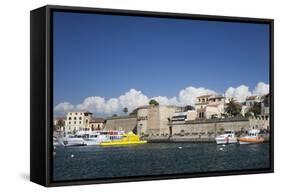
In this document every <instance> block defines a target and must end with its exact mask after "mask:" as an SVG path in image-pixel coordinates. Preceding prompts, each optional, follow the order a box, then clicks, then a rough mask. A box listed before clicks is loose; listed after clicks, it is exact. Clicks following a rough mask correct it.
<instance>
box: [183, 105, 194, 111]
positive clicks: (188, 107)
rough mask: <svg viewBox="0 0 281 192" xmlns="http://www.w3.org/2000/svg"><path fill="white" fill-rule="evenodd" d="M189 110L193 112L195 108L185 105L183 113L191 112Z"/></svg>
mask: <svg viewBox="0 0 281 192" xmlns="http://www.w3.org/2000/svg"><path fill="white" fill-rule="evenodd" d="M191 110H195V108H194V107H193V106H191V105H186V106H185V107H184V111H191Z"/></svg>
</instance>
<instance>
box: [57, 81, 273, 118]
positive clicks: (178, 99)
mask: <svg viewBox="0 0 281 192" xmlns="http://www.w3.org/2000/svg"><path fill="white" fill-rule="evenodd" d="M268 92H269V85H268V84H265V83H263V82H259V83H258V84H257V86H256V87H255V89H254V90H253V94H254V95H263V94H266V93H268ZM206 94H217V93H216V92H215V91H213V90H210V89H206V88H203V87H199V88H196V87H191V86H190V87H186V88H184V89H182V90H180V91H179V93H178V96H175V97H171V98H168V97H167V96H156V97H151V98H149V97H148V96H146V95H145V94H143V93H142V92H141V91H138V90H136V89H130V90H129V91H128V92H126V93H124V94H123V95H120V96H119V97H116V98H109V99H108V100H106V99H105V98H103V97H100V96H92V97H87V98H85V99H84V101H83V102H82V103H80V104H77V105H76V106H75V105H73V104H71V103H69V102H63V103H59V104H58V105H56V106H55V108H54V111H55V113H57V114H58V113H60V114H65V113H67V112H69V111H91V112H93V113H94V114H102V115H112V114H114V113H117V114H121V113H122V110H123V108H124V107H127V108H128V110H129V112H131V111H132V110H134V109H135V108H137V107H139V106H143V105H147V104H148V103H149V101H150V100H151V99H155V100H156V101H158V102H159V104H160V105H179V106H185V105H194V104H195V102H196V97H198V96H200V95H206ZM250 95H252V92H251V91H250V90H249V87H247V86H246V85H240V86H238V87H236V88H233V87H229V88H228V89H227V90H226V92H225V96H226V98H235V99H236V100H237V101H239V102H243V101H245V99H246V97H247V96H250Z"/></svg>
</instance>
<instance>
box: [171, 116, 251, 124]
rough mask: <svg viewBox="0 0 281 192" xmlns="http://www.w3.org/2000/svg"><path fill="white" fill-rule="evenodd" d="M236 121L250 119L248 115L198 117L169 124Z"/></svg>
mask: <svg viewBox="0 0 281 192" xmlns="http://www.w3.org/2000/svg"><path fill="white" fill-rule="evenodd" d="M233 121H234V122H235V121H249V119H248V118H246V117H228V118H220V119H196V120H189V121H181V122H179V121H175V122H172V121H170V122H169V123H168V124H169V125H175V124H200V123H220V122H233Z"/></svg>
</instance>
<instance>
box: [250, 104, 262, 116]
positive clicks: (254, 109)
mask: <svg viewBox="0 0 281 192" xmlns="http://www.w3.org/2000/svg"><path fill="white" fill-rule="evenodd" d="M249 112H252V113H254V115H255V116H257V115H260V114H261V103H260V102H255V103H254V105H253V106H252V107H251V108H250V110H249Z"/></svg>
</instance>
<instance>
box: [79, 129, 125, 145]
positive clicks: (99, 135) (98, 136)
mask: <svg viewBox="0 0 281 192" xmlns="http://www.w3.org/2000/svg"><path fill="white" fill-rule="evenodd" d="M123 134H124V131H118V130H106V131H105V130H104V131H94V132H92V133H90V134H85V135H83V139H84V141H85V144H86V145H99V144H100V143H101V142H106V141H114V140H118V139H121V138H122V135H123Z"/></svg>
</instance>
